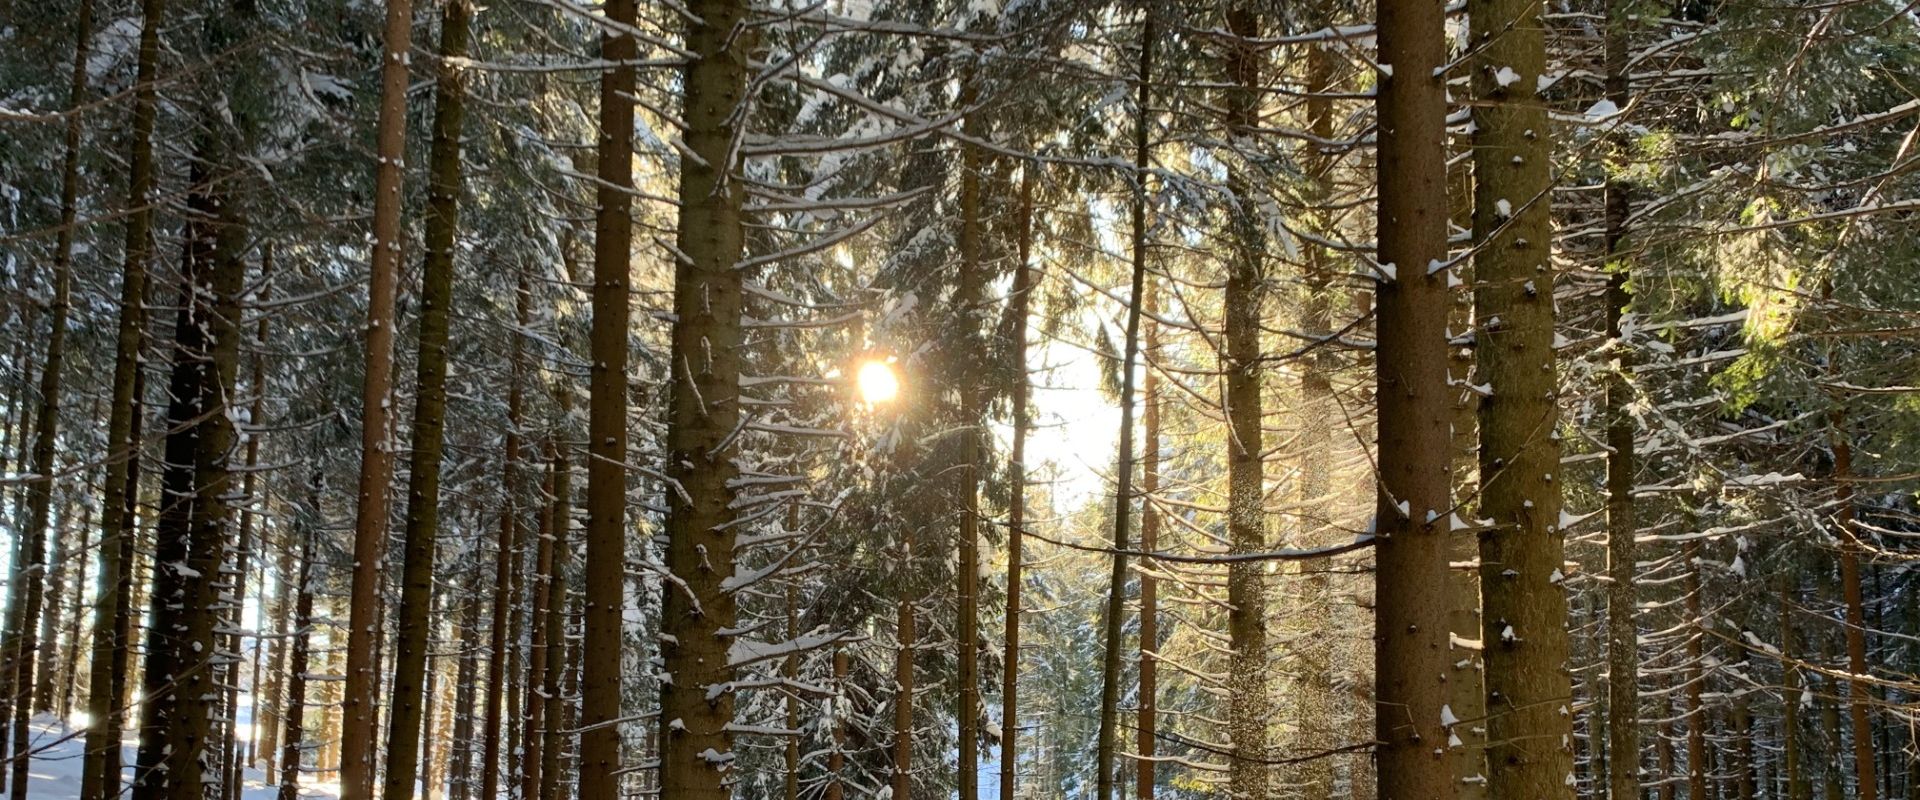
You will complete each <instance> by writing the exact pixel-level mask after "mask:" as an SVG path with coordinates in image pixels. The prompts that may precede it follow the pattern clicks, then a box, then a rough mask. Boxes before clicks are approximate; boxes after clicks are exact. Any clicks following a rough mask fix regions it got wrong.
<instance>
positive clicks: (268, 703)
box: [259, 538, 295, 784]
mask: <svg viewBox="0 0 1920 800" xmlns="http://www.w3.org/2000/svg"><path fill="white" fill-rule="evenodd" d="M294 553H295V551H294V545H293V542H291V541H288V540H286V539H284V538H283V539H282V541H281V542H280V559H279V562H278V563H277V564H275V565H274V575H275V578H274V580H275V586H274V588H275V590H276V592H277V594H278V596H277V597H276V598H274V603H273V623H272V630H273V632H274V634H275V638H274V640H273V644H272V648H271V650H272V655H271V656H268V658H267V669H266V679H265V680H266V689H265V691H263V692H261V698H260V700H261V702H260V705H261V706H263V711H264V712H265V713H263V714H262V716H261V720H262V722H261V727H262V729H263V730H262V732H261V736H260V745H259V746H260V754H261V756H262V757H263V758H264V760H265V764H264V766H265V768H266V772H265V776H264V777H265V778H266V782H267V783H268V784H273V783H274V782H275V781H274V776H275V774H276V770H277V769H278V766H279V757H280V731H281V729H282V728H284V727H286V726H285V724H284V723H285V719H284V718H283V716H282V713H283V712H284V709H285V707H286V704H285V703H284V702H283V698H284V697H285V695H286V691H287V669H286V668H287V651H288V650H289V649H290V648H291V647H292V643H291V641H290V640H289V634H290V633H291V631H292V630H293V628H292V627H291V623H292V616H293V604H294V589H295V586H294V568H295V565H294Z"/></svg>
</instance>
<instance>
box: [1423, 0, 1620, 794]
mask: <svg viewBox="0 0 1920 800" xmlns="http://www.w3.org/2000/svg"><path fill="white" fill-rule="evenodd" d="M1469 6H1470V7H1469V10H1468V13H1469V14H1470V15H1471V16H1472V18H1473V19H1474V20H1476V21H1477V22H1478V24H1476V25H1475V26H1474V47H1475V48H1477V54H1476V59H1475V63H1476V66H1475V67H1474V68H1473V70H1472V72H1473V88H1474V97H1475V98H1476V100H1477V102H1476V103H1475V104H1474V108H1473V122H1474V134H1473V159H1474V164H1473V171H1474V220H1473V230H1474V243H1475V249H1474V253H1475V255H1474V287H1475V288H1474V318H1475V319H1476V320H1478V323H1479V326H1480V327H1479V329H1478V330H1476V331H1475V347H1474V357H1475V361H1476V362H1477V365H1478V367H1479V377H1480V381H1481V383H1482V385H1485V386H1487V387H1489V388H1490V389H1491V394H1490V396H1488V397H1485V398H1483V399H1482V400H1481V402H1480V483H1481V493H1480V510H1479V512H1478V513H1479V514H1480V515H1481V516H1483V517H1486V518H1488V519H1489V520H1491V522H1492V525H1493V527H1492V529H1491V530H1488V531H1485V532H1483V533H1482V534H1481V536H1480V593H1481V600H1482V606H1483V608H1482V613H1481V620H1482V625H1483V627H1482V634H1481V641H1483V642H1484V643H1485V650H1484V651H1483V655H1484V657H1485V659H1486V684H1487V740H1488V751H1487V771H1488V774H1487V789H1488V794H1489V796H1490V797H1492V798H1493V799H1494V800H1552V798H1568V799H1569V800H1570V799H1571V798H1572V797H1573V794H1574V788H1575V787H1574V784H1573V783H1572V782H1571V781H1570V780H1569V776H1571V775H1572V774H1573V751H1572V747H1571V742H1572V735H1573V714H1572V713H1571V709H1572V703H1573V697H1572V695H1573V690H1572V686H1571V684H1570V683H1569V681H1568V677H1567V672H1566V668H1567V653H1568V642H1567V596H1566V591H1565V589H1564V588H1563V587H1562V582H1563V579H1564V575H1563V573H1562V571H1561V565H1562V564H1563V563H1564V561H1565V554H1564V538H1563V534H1562V532H1561V531H1560V527H1559V526H1560V484H1559V483H1558V482H1557V481H1556V480H1555V473H1556V472H1558V471H1559V470H1560V444H1559V438H1560V437H1559V435H1558V430H1557V428H1558V425H1559V404H1558V400H1557V398H1558V395H1559V386H1558V373H1557V372H1556V371H1555V368H1554V362H1555V358H1554V350H1553V343H1554V298H1553V294H1554V285H1555V275H1554V271H1553V264H1552V261H1551V259H1550V258H1549V249H1550V244H1551V242H1550V239H1551V238H1552V236H1553V232H1552V219H1551V215H1550V214H1549V202H1550V199H1551V194H1552V180H1553V179H1552V176H1551V174H1550V168H1551V166H1552V164H1551V161H1552V155H1553V148H1552V137H1551V136H1550V135H1549V134H1550V132H1551V129H1550V127H1549V126H1550V123H1549V122H1548V120H1547V110H1546V106H1545V104H1544V103H1543V102H1542V101H1541V99H1540V97H1539V95H1538V91H1537V86H1538V82H1537V80H1536V78H1538V77H1539V76H1541V75H1543V74H1544V70H1545V68H1546V35H1545V34H1546V29H1545V26H1544V24H1543V23H1542V21H1541V16H1540V6H1539V5H1538V4H1537V3H1533V2H1530V0H1469ZM1514 74H1517V75H1518V76H1519V77H1518V79H1517V80H1514V79H1512V78H1511V76H1512V75H1514ZM1416 263H1418V262H1416ZM1413 266H1414V265H1408V267H1409V268H1410V269H1411V268H1413ZM1615 683H1616V684H1618V683H1620V681H1617V680H1616V681H1615Z"/></svg>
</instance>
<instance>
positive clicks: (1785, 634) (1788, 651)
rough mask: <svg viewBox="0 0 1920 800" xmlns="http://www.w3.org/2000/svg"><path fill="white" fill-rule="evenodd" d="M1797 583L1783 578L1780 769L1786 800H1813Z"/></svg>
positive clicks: (1781, 582)
mask: <svg viewBox="0 0 1920 800" xmlns="http://www.w3.org/2000/svg"><path fill="white" fill-rule="evenodd" d="M1795 583H1796V580H1795V578H1794V576H1793V575H1792V574H1790V573H1789V574H1782V575H1781V576H1780V672H1781V674H1780V684H1781V689H1780V712H1781V714H1780V716H1781V719H1780V748H1781V756H1780V760H1781V763H1780V769H1781V772H1782V773H1783V774H1784V775H1785V776H1786V800H1813V785H1812V784H1811V783H1808V782H1807V779H1806V775H1804V774H1803V773H1802V771H1801V770H1802V768H1801V764H1800V762H1801V758H1802V754H1801V751H1800V708H1801V700H1800V699H1801V693H1802V692H1803V691H1804V690H1803V688H1802V685H1801V682H1800V681H1801V678H1800V669H1799V667H1798V666H1796V662H1795V660H1794V659H1795V655H1794V653H1795V650H1797V649H1798V648H1797V646H1796V645H1795V643H1794V639H1795V637H1794V632H1793V617H1794V592H1795V589H1796V586H1795Z"/></svg>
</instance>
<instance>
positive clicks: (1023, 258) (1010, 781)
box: [832, 163, 1152, 800]
mask: <svg viewBox="0 0 1920 800" xmlns="http://www.w3.org/2000/svg"><path fill="white" fill-rule="evenodd" d="M1038 168H1039V165H1038V164H1032V163H1029V164H1027V165H1025V166H1024V167H1022V168H1021V171H1020V217H1019V221H1018V223H1017V225H1018V232H1017V235H1018V236H1019V237H1020V256H1019V258H1020V260H1019V263H1017V264H1015V265H1014V273H1013V296H1012V297H1011V298H1009V299H1010V300H1012V302H1013V308H1012V309H1011V310H1010V311H1009V313H1010V314H1011V315H1012V317H1013V331H1012V333H1011V334H1010V335H1009V337H1008V338H1009V341H1008V344H1009V346H1010V347H1011V348H1012V351H1013V354H1012V356H1011V357H1010V358H1011V359H1012V361H1013V365H1014V369H1015V370H1016V375H1017V376H1018V377H1017V378H1016V379H1015V381H1014V385H1013V401H1012V402H1013V415H1012V416H1013V418H1012V421H1011V424H1012V425H1013V445H1012V452H1011V453H1009V454H1008V456H1007V487H1008V489H1007V613H1006V637H1007V641H1006V646H1005V647H1004V648H1003V649H1002V657H1001V663H1002V665H1003V666H1002V668H1001V672H1000V703H1001V711H1000V800H1014V793H1015V792H1016V791H1017V788H1018V785H1019V774H1020V759H1019V753H1020V749H1019V743H1020V703H1019V699H1020V615H1021V613H1022V612H1021V610H1020V594H1021V588H1022V586H1021V581H1022V580H1024V578H1022V570H1023V569H1024V568H1025V566H1026V565H1025V563H1024V562H1023V559H1025V558H1026V554H1025V549H1024V545H1025V542H1024V541H1023V540H1022V539H1023V536H1024V534H1025V533H1026V525H1027V425H1028V419H1027V415H1028V412H1027V404H1028V402H1029V398H1031V396H1032V394H1033V391H1032V389H1031V388H1030V386H1029V384H1028V382H1027V318H1028V316H1029V315H1030V313H1031V312H1032V308H1033V289H1034V287H1033V270H1032V268H1031V267H1030V266H1029V264H1030V263H1031V261H1030V259H1031V258H1032V256H1033V178H1034V172H1035V171H1036V170H1038ZM1143 597H1144V595H1143ZM1142 602H1145V600H1144V599H1143V600H1142ZM833 659H834V670H835V675H836V676H839V675H840V674H841V673H843V672H844V671H845V670H844V668H843V667H842V664H843V662H844V661H845V660H846V655H845V654H844V653H843V652H841V651H839V650H835V651H834V654H833ZM1141 669H1142V670H1145V669H1148V667H1147V666H1146V664H1145V663H1144V662H1143V663H1142V665H1141ZM1142 675H1143V677H1142V678H1141V680H1142V687H1143V688H1142V690H1141V696H1142V697H1143V698H1145V699H1144V701H1143V702H1145V703H1147V704H1148V705H1149V706H1150V705H1151V702H1152V700H1151V695H1150V694H1148V692H1147V690H1146V688H1145V687H1146V686H1147V685H1148V684H1147V683H1146V678H1145V677H1144V675H1145V673H1144V672H1143V673H1142ZM835 685H836V686H838V684H837V683H836V684H835ZM1141 722H1142V724H1143V725H1145V724H1148V722H1149V720H1148V718H1147V716H1146V715H1145V714H1144V713H1143V715H1142V718H1141ZM842 735H843V734H842V732H841V730H840V728H839V722H838V717H837V716H836V718H835V732H834V736H835V744H836V747H835V748H834V751H833V756H832V758H833V759H836V760H838V759H840V758H842V756H841V755H840V749H839V747H838V746H837V745H838V743H839V738H840V737H841V736H842ZM1146 752H1151V751H1146ZM832 771H833V773H834V778H833V780H834V782H833V784H832V786H833V788H834V789H836V790H837V789H838V788H839V786H840V784H839V772H840V767H839V765H838V764H836V765H834V767H833V770H832ZM1149 782H1150V781H1149ZM1140 797H1141V800H1151V798H1150V797H1149V795H1147V794H1146V793H1145V792H1144V790H1143V792H1142V794H1141V795H1140ZM832 800H839V798H838V797H834V798H832Z"/></svg>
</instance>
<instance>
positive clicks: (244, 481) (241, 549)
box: [220, 246, 273, 800]
mask: <svg viewBox="0 0 1920 800" xmlns="http://www.w3.org/2000/svg"><path fill="white" fill-rule="evenodd" d="M272 275H273V249H272V247H271V246H267V247H266V248H264V249H262V250H261V254H260V285H261V289H260V297H259V302H260V303H261V304H262V305H264V304H265V303H266V302H267V301H268V300H269V299H271V298H272V295H273V283H272ZM267 319H268V317H267V316H266V315H262V316H261V317H260V321H259V322H257V323H255V328H254V342H255V344H254V348H255V350H254V354H253V358H252V359H251V362H252V365H251V367H250V370H249V372H250V374H249V375H248V377H247V390H248V391H250V392H252V393H253V402H252V404H251V405H249V406H248V407H247V424H248V426H249V427H253V428H255V429H256V430H255V431H254V432H249V433H246V434H245V435H244V437H245V439H246V445H247V449H246V467H245V469H244V470H243V472H242V475H241V478H240V487H241V488H240V496H241V498H242V503H243V505H242V506H241V507H240V508H239V509H238V512H239V513H238V516H239V522H240V536H239V542H238V545H237V546H236V547H235V548H234V559H233V562H234V568H233V576H234V577H233V580H234V591H233V597H234V598H235V602H234V603H233V605H232V606H231V607H230V608H228V609H227V613H226V615H225V617H224V618H223V619H222V624H223V625H224V626H226V627H227V628H228V630H229V631H230V632H229V633H228V634H227V635H226V636H225V637H224V638H225V640H226V648H227V652H228V653H229V654H231V656H232V658H233V659H234V660H232V661H230V662H229V663H227V664H226V665H225V667H224V668H223V669H222V670H221V672H222V673H223V676H222V677H221V679H220V682H221V683H222V684H223V685H225V687H226V695H227V697H226V707H227V713H226V719H225V720H223V721H222V723H221V727H222V728H223V729H224V730H223V735H222V736H221V747H222V748H223V750H224V751H225V758H224V759H223V761H222V762H221V763H222V765H223V766H224V767H225V769H226V775H225V777H224V778H223V783H222V785H223V786H225V787H226V791H227V793H226V797H227V798H229V800H240V789H241V785H242V784H243V783H244V782H245V776H246V769H245V766H244V763H243V761H242V757H241V756H242V752H241V751H240V749H239V748H240V741H239V736H238V735H237V733H238V730H239V720H240V714H239V711H240V661H239V657H240V653H241V648H242V647H243V646H244V644H243V641H242V639H241V636H240V613H241V611H242V610H244V609H243V607H244V606H245V605H246V600H245V598H246V596H247V573H248V572H249V571H250V570H251V567H250V566H249V565H250V564H251V563H252V561H253V542H254V518H255V517H256V516H258V512H256V511H255V510H254V509H255V508H256V507H257V506H259V504H260V499H259V498H258V497H257V496H256V494H255V491H256V490H257V489H258V488H259V480H258V473H257V472H256V468H257V467H258V466H259V464H260V434H259V433H258V430H259V429H260V428H261V420H263V419H265V418H266V408H267V386H266V383H267V360H266V355H265V349H266V343H267ZM253 641H254V649H255V650H256V651H257V650H258V649H259V647H260V639H259V637H258V635H256V636H255V637H254V640H253ZM254 677H255V679H256V680H255V681H254V683H253V686H255V687H258V686H259V685H260V684H259V681H258V677H259V676H258V674H257V671H256V674H255V676H254ZM252 697H253V709H254V711H255V719H254V722H255V723H258V722H259V719H258V710H259V708H260V703H259V693H258V691H257V690H256V691H255V692H254V693H253V695H252ZM248 738H249V739H251V738H252V737H248Z"/></svg>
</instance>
